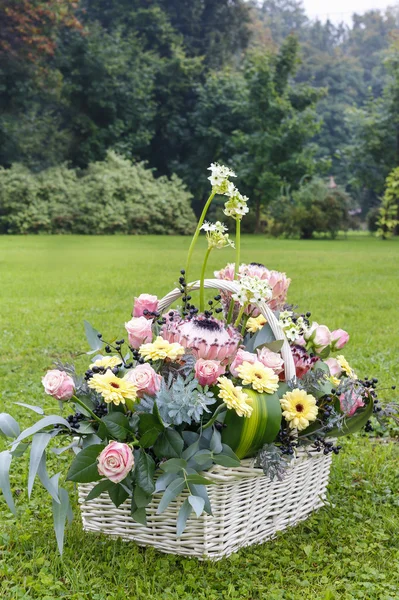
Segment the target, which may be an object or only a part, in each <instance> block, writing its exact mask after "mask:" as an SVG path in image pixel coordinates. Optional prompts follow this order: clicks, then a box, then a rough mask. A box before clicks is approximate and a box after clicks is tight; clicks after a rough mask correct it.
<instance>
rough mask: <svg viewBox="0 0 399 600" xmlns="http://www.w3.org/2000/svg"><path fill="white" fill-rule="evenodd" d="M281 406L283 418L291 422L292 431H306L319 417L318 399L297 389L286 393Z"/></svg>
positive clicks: (281, 400)
mask: <svg viewBox="0 0 399 600" xmlns="http://www.w3.org/2000/svg"><path fill="white" fill-rule="evenodd" d="M280 404H281V408H282V409H283V417H284V418H285V420H286V421H288V422H289V426H290V428H291V429H298V431H301V430H302V429H306V427H308V426H309V423H310V422H311V421H314V420H315V419H316V417H317V413H318V408H317V406H316V398H315V397H314V396H311V394H308V393H307V392H306V391H305V390H300V389H299V388H296V389H295V390H292V392H286V393H285V394H284V396H283V397H282V398H281V399H280Z"/></svg>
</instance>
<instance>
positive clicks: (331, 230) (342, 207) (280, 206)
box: [269, 177, 350, 239]
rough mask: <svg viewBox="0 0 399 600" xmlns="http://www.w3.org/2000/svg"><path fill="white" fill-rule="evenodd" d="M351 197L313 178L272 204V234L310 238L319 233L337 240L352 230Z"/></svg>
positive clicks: (270, 224) (270, 225)
mask: <svg viewBox="0 0 399 600" xmlns="http://www.w3.org/2000/svg"><path fill="white" fill-rule="evenodd" d="M349 207H350V199H349V196H348V195H347V194H346V193H345V192H344V191H343V190H341V189H339V188H334V189H331V188H329V187H328V186H327V185H326V183H325V182H324V181H323V180H322V179H320V178H317V177H316V178H313V179H312V180H310V181H309V182H305V183H303V184H302V185H301V187H300V188H299V190H297V191H294V192H293V193H292V196H281V197H280V198H278V199H277V200H276V201H275V202H272V203H271V205H270V217H271V219H270V223H269V231H270V233H271V234H272V235H274V236H279V235H286V236H287V237H296V236H299V237H300V238H301V239H309V238H311V237H313V235H314V234H315V233H326V234H328V235H329V236H330V237H331V238H335V237H336V236H337V234H338V232H339V231H342V230H346V229H348V223H349V214H348V210H349Z"/></svg>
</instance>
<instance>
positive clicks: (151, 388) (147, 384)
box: [125, 364, 162, 397]
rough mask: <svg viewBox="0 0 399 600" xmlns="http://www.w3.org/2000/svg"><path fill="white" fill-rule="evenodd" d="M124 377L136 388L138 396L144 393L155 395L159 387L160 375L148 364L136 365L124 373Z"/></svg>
mask: <svg viewBox="0 0 399 600" xmlns="http://www.w3.org/2000/svg"><path fill="white" fill-rule="evenodd" d="M125 379H126V380H127V381H130V383H133V385H134V386H135V387H136V388H137V395H138V396H139V397H141V396H143V395H144V394H149V395H150V396H155V394H156V393H157V392H159V390H160V389H161V381H162V377H161V376H160V375H158V373H156V372H155V371H154V369H153V368H152V367H151V365H149V364H144V365H137V367H135V368H134V369H132V370H131V371H128V373H127V375H125Z"/></svg>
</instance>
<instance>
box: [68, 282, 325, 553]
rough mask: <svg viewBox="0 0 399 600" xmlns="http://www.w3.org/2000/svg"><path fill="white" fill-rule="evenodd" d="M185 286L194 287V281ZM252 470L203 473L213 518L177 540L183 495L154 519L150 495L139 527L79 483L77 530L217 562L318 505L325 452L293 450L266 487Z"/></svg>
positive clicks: (287, 358) (224, 285) (126, 512)
mask: <svg viewBox="0 0 399 600" xmlns="http://www.w3.org/2000/svg"><path fill="white" fill-rule="evenodd" d="M236 285H237V284H236V283H235V282H232V281H221V280H218V279H206V280H205V287H206V288H211V289H219V290H220V289H221V290H224V291H228V292H234V291H236ZM189 287H190V290H194V289H198V287H199V282H194V283H193V284H190V286H189ZM180 295H181V293H180V290H179V289H175V290H173V291H172V292H170V293H169V294H168V295H167V296H165V297H164V298H163V299H162V300H161V301H160V306H159V308H160V310H162V311H164V310H165V309H167V308H168V307H169V306H170V305H171V304H172V303H173V302H174V301H175V300H177V299H178V298H179V296H180ZM258 307H259V310H260V311H261V313H262V314H263V315H264V316H265V318H266V319H267V321H268V323H269V325H270V327H271V329H272V331H273V333H274V335H275V336H276V339H283V340H284V345H283V347H282V350H281V354H282V357H283V359H284V363H285V372H286V377H287V379H293V378H295V365H294V361H293V358H292V353H291V349H290V346H289V344H288V342H287V340H286V339H285V336H284V332H283V330H282V329H281V326H280V324H279V322H278V320H277V319H276V317H275V315H274V314H273V312H272V311H271V310H270V308H269V307H268V306H267V304H266V303H260V304H259V305H258ZM253 465H254V459H245V460H243V461H242V462H241V465H240V467H237V468H231V469H229V468H225V467H221V466H214V467H213V468H212V469H211V470H210V471H207V472H206V474H205V475H206V477H207V478H208V479H211V480H212V481H214V482H215V484H214V485H209V486H208V488H207V490H208V495H209V499H210V502H211V506H212V513H213V514H212V515H208V514H202V515H201V516H200V517H199V518H196V517H195V516H192V517H190V518H189V519H188V521H187V525H186V529H185V531H184V533H183V534H182V535H181V537H179V538H178V537H177V535H176V521H177V516H178V512H179V509H180V506H181V504H182V503H183V502H184V500H185V498H186V497H187V492H183V493H182V494H181V495H180V496H179V497H178V498H177V499H176V500H174V501H173V502H171V503H170V505H169V506H168V508H167V509H166V511H165V512H163V513H162V514H161V515H157V508H158V504H159V501H160V498H161V497H162V494H154V496H153V499H152V501H151V503H150V505H149V506H148V507H147V509H146V513H147V526H146V527H144V526H143V525H140V524H139V523H136V522H135V521H133V519H132V518H131V516H130V502H129V501H126V502H125V503H124V504H122V505H121V506H120V507H119V508H116V507H115V505H114V504H113V502H112V501H111V500H110V498H109V496H108V494H102V495H101V496H99V497H98V498H96V499H95V500H90V501H89V502H85V498H86V497H87V495H88V493H89V492H90V490H91V489H92V488H93V487H94V485H95V484H94V483H88V484H79V485H78V490H79V502H80V508H81V513H82V521H83V528H84V529H85V530H86V531H96V532H102V533H105V534H107V535H110V536H115V537H120V538H122V539H124V540H133V541H135V542H136V543H137V544H139V545H141V546H153V547H154V548H157V549H158V550H160V551H161V552H167V553H172V554H182V555H185V556H195V557H197V558H199V559H211V560H219V559H221V558H223V557H224V556H229V555H230V554H231V553H233V552H236V551H237V550H239V549H240V548H242V547H244V546H250V545H251V544H257V543H261V542H263V541H265V540H268V539H271V538H272V537H273V536H274V535H275V534H276V532H277V531H282V530H283V529H285V528H286V527H289V526H291V525H295V523H298V522H299V521H302V520H303V519H306V518H307V517H308V516H309V514H310V513H311V512H312V511H314V510H316V509H317V508H319V507H320V506H322V505H323V500H324V498H325V495H326V488H327V484H328V478H329V472H330V465H331V454H328V455H327V456H325V455H324V454H319V453H316V452H307V451H305V450H300V451H299V452H298V454H297V456H296V457H295V458H294V459H293V461H292V462H291V463H290V466H289V468H288V470H287V474H286V477H285V478H284V480H283V481H277V480H274V481H271V480H270V478H269V477H266V476H265V475H264V473H263V471H262V470H261V469H257V468H254V466H253Z"/></svg>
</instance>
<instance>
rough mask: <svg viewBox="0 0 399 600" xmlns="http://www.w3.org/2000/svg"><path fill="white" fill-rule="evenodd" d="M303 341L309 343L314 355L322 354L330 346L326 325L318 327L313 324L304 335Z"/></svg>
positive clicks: (329, 334) (328, 331)
mask: <svg viewBox="0 0 399 600" xmlns="http://www.w3.org/2000/svg"><path fill="white" fill-rule="evenodd" d="M304 337H305V340H306V341H308V342H310V343H311V344H312V346H313V348H314V351H315V352H316V354H320V352H323V350H324V349H325V348H327V346H329V345H330V344H331V331H330V330H329V329H328V327H327V326H326V325H319V324H318V323H316V322H314V323H313V324H312V326H311V328H310V329H309V331H307V332H306V333H305V335H304Z"/></svg>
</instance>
